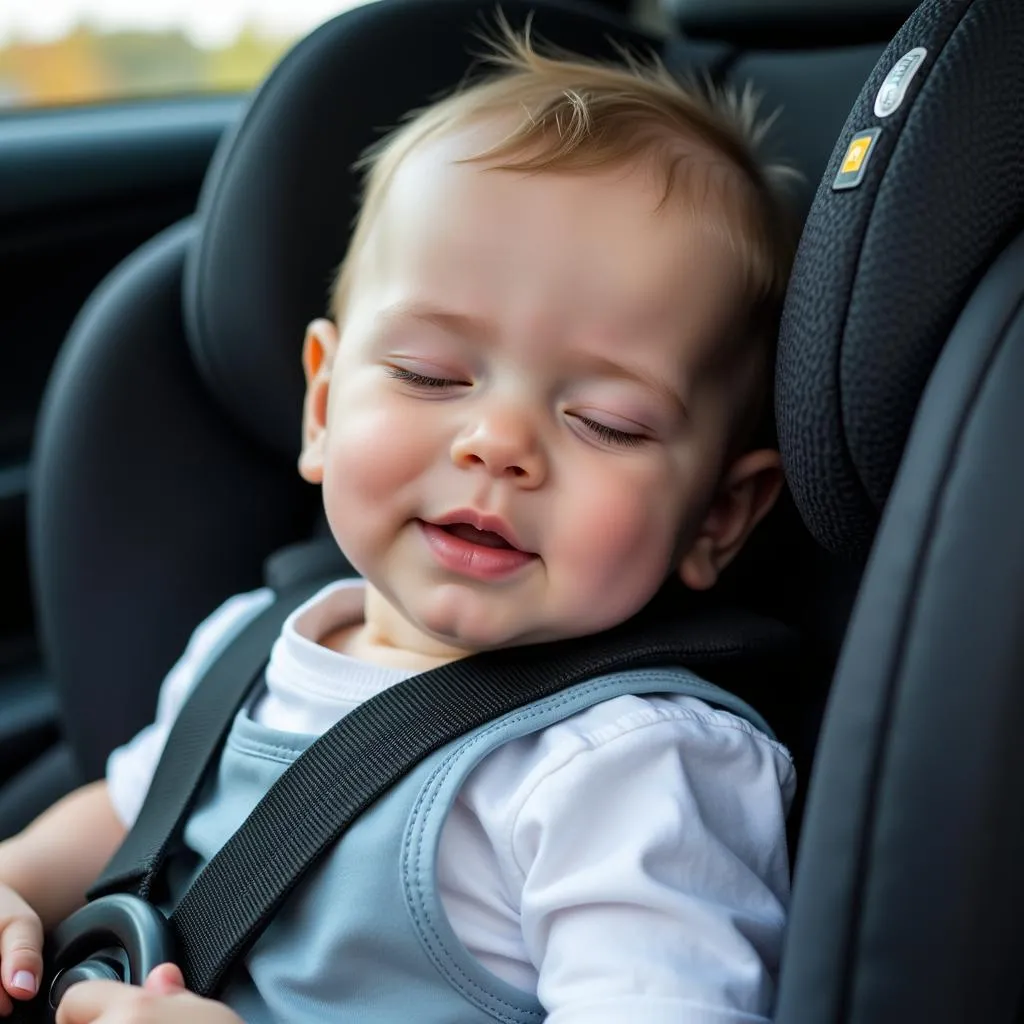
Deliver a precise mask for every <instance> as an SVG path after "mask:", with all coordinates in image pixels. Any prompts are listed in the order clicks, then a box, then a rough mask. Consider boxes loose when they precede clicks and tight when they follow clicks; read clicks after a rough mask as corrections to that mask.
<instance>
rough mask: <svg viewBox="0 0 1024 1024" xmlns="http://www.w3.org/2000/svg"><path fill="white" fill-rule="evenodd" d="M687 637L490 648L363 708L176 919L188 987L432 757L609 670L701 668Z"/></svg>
mask: <svg viewBox="0 0 1024 1024" xmlns="http://www.w3.org/2000/svg"><path fill="white" fill-rule="evenodd" d="M691 638H692V635H691ZM683 639H684V638H683V637H679V636H675V637H673V636H666V634H665V631H664V628H663V627H648V628H647V629H644V628H640V629H639V630H637V629H629V630H624V631H617V632H616V633H615V634H610V633H609V634H605V635H604V636H601V637H598V638H594V637H590V638H587V639H586V640H585V641H582V642H574V643H570V644H565V645H559V650H558V652H557V653H555V654H554V656H552V645H542V646H539V647H538V646H535V647H530V648H521V649H512V650H502V651H494V652H488V653H486V654H479V655H474V656H472V657H468V658H465V659H463V660H460V661H455V662H451V663H450V664H448V665H444V666H442V667H441V668H438V669H434V670H432V671H430V672H426V673H423V674H422V675H418V676H414V677H412V678H411V679H408V680H406V681H405V682H403V683H399V684H398V685H396V686H393V687H390V688H389V689H387V690H385V691H383V692H382V693H380V694H378V695H377V696H375V697H373V698H371V699H370V700H367V701H366V702H365V703H363V704H361V705H359V706H358V707H356V708H355V709H354V710H353V711H351V712H350V713H349V714H348V715H346V716H345V717H344V718H343V719H341V721H339V722H338V723H337V724H336V725H335V726H334V727H333V728H332V729H330V730H329V731H328V732H327V733H325V734H324V735H323V736H322V737H321V738H320V739H319V740H317V741H316V742H315V743H314V744H313V745H312V746H310V747H309V748H308V749H307V750H306V752H305V753H304V754H303V755H302V756H301V757H300V758H298V759H297V760H296V761H295V762H294V763H293V764H292V765H291V766H290V767H289V768H288V769H287V770H286V771H285V772H284V774H283V775H282V776H281V777H280V778H279V779H278V781H277V782H276V783H275V785H274V786H272V787H271V788H270V790H268V792H267V793H266V794H265V796H264V797H263V799H262V800H261V801H260V802H259V804H257V806H256V808H255V809H254V810H253V812H252V814H251V815H250V816H249V818H248V819H247V820H246V821H245V822H244V823H243V825H242V827H241V828H240V829H239V830H238V831H237V832H236V833H235V834H234V835H233V836H232V837H231V838H230V839H229V840H228V841H227V843H225V845H224V846H223V847H222V848H221V850H220V851H219V852H218V853H217V855H216V856H214V857H213V859H212V860H211V861H210V862H209V864H207V865H206V867H205V869H204V870H203V871H202V872H201V873H200V875H199V876H198V878H197V879H196V881H195V882H194V883H193V885H192V887H191V888H190V889H189V891H188V892H187V893H185V895H184V897H183V898H182V899H181V902H180V903H179V904H178V906H177V907H176V909H175V910H174V912H173V913H172V915H171V919H170V920H171V924H172V926H173V928H174V930H175V932H176V936H177V940H178V943H179V949H180V950H181V952H182V958H181V966H182V969H183V971H184V973H185V979H186V983H187V984H188V986H189V988H190V989H192V990H193V991H194V992H197V993H199V994H201V995H213V994H215V993H216V992H217V990H218V989H219V987H220V985H221V983H222V980H223V979H224V976H225V973H226V971H227V970H228V969H229V968H230V967H231V965H232V964H234V963H236V962H237V961H238V960H239V959H240V958H241V957H243V956H244V955H245V954H246V952H247V951H248V950H249V949H250V948H251V946H252V944H253V943H254V942H255V941H256V939H257V938H258V937H259V935H260V934H261V933H262V931H263V929H264V928H265V927H266V925H267V924H268V923H269V922H270V920H271V919H272V918H273V917H274V915H275V913H276V912H277V910H278V909H279V907H280V905H281V903H282V902H283V901H284V900H285V899H286V897H287V896H288V894H289V893H290V892H291V891H292V889H294V887H295V886H296V885H297V884H298V883H299V881H300V880H301V879H302V878H303V877H304V876H305V874H306V873H307V872H308V871H309V870H310V869H311V868H312V867H313V866H314V865H315V864H316V862H317V861H318V860H319V858H320V857H321V856H322V855H323V854H324V853H325V851H327V850H328V849H329V848H330V847H332V846H333V845H334V844H335V843H336V842H337V840H338V839H339V837H340V836H342V835H343V834H344V832H345V830H346V829H347V828H348V827H349V825H350V824H351V823H352V822H353V821H354V820H355V819H356V818H357V817H358V816H359V815H360V814H361V813H362V812H363V811H364V810H366V808H367V807H369V806H370V805H371V804H372V803H373V802H374V801H375V800H376V799H377V798H378V797H380V796H381V795H382V794H384V793H385V792H386V791H387V790H388V789H389V788H390V787H391V786H393V785H394V784H395V783H396V782H397V781H398V780H399V779H401V778H402V777H403V776H404V775H405V774H406V773H407V772H409V771H410V770H411V769H412V768H413V767H414V766H415V765H416V764H418V763H419V762H420V761H421V760H422V759H423V758H424V757H426V756H427V755H428V754H430V753H431V752H433V751H435V750H437V749H439V748H440V747H442V746H444V745H445V744H446V743H448V742H450V741H452V740H454V739H457V738H458V737H460V736H462V735H464V734H465V733H467V732H469V731H471V730H472V729H474V728H476V727H477V726H480V725H483V724H485V723H487V722H489V721H492V720H494V719H496V718H498V717H500V716H501V715H503V714H506V713H508V712H510V711H513V710H515V709H517V708H519V707H523V706H525V705H526V704H529V703H531V702H533V701H535V700H539V699H541V698H543V697H546V696H549V695H552V694H555V693H558V692H559V691H561V690H563V689H565V688H566V687H569V686H572V685H574V684H575V683H579V682H582V681H584V680H586V679H590V678H594V677H596V676H599V675H603V674H605V673H607V672H611V671H616V670H622V669H628V668H639V667H642V666H658V665H662V666H663V665H665V664H666V663H678V661H679V660H680V657H681V656H682V657H685V658H686V660H687V661H688V662H689V663H690V665H691V666H693V667H696V666H695V664H694V663H695V662H699V661H700V658H699V657H695V655H694V650H693V646H694V645H693V644H692V643H690V644H689V645H687V644H685V643H684V644H681V643H680V641H681V640H683ZM706 653H710V652H706ZM716 653H717V654H718V655H719V656H721V655H724V654H728V653H730V652H727V651H721V650H720V651H717V652H716ZM709 689H710V688H709ZM712 699H713V698H712Z"/></svg>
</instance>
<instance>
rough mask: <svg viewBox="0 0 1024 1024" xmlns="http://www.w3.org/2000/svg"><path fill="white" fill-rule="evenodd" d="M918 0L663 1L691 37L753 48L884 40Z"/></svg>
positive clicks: (908, 14) (832, 44)
mask: <svg viewBox="0 0 1024 1024" xmlns="http://www.w3.org/2000/svg"><path fill="white" fill-rule="evenodd" d="M917 3H918V0H666V8H667V10H668V11H669V13H670V14H671V15H672V16H673V17H674V18H675V21H676V23H677V25H678V26H679V28H680V29H681V30H682V31H683V32H685V33H686V34H687V35H689V36H691V37H693V38H695V39H700V38H710V39H718V40H721V41H723V42H730V43H735V44H736V45H737V46H750V47H754V48H756V49H765V48H769V47H780V48H786V49H792V48H794V47H797V46H837V45H842V46H852V45H854V44H856V43H874V42H883V41H884V40H886V39H889V38H891V36H892V35H893V34H894V33H895V32H896V31H897V30H898V29H899V27H900V26H901V25H902V24H903V22H904V21H906V19H907V18H908V17H910V15H911V13H912V12H913V10H914V8H915V7H916V6H917Z"/></svg>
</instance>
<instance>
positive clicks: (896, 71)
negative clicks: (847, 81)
mask: <svg viewBox="0 0 1024 1024" xmlns="http://www.w3.org/2000/svg"><path fill="white" fill-rule="evenodd" d="M927 56H928V51H927V50H926V49H925V48H924V47H923V46H918V47H916V48H915V49H913V50H911V51H910V53H908V54H905V55H904V56H903V57H901V58H900V59H899V60H898V61H897V62H896V64H895V66H894V67H893V69H892V71H890V72H889V74H887V75H886V76H885V81H884V82H883V83H882V88H881V89H879V90H878V95H877V96H876V97H875V117H888V116H889V115H890V114H895V113H896V111H897V110H899V109H900V106H901V104H902V103H903V100H904V98H905V97H906V95H907V89H909V88H910V83H911V82H912V81H913V80H914V75H916V74H917V73H918V71H920V70H921V65H922V64H923V63H924V59H925V57H927Z"/></svg>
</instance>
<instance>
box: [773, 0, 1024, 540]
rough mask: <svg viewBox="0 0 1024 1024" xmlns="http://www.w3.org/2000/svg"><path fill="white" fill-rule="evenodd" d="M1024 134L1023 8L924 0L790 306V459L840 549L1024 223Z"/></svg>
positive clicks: (811, 243)
mask: <svg viewBox="0 0 1024 1024" xmlns="http://www.w3.org/2000/svg"><path fill="white" fill-rule="evenodd" d="M921 51H924V52H923V53H921ZM919 58H920V62H919ZM875 131H877V132H878V134H877V137H875V138H874V139H873V142H871V144H870V147H869V148H867V149H865V146H866V143H867V142H868V141H869V139H870V136H861V133H863V132H875ZM858 136H860V138H858ZM1022 145H1024V4H1020V3H1015V2H1011V3H1007V2H1006V0H926V2H925V3H923V4H922V5H921V7H920V8H919V9H918V10H917V11H916V12H915V14H914V15H913V17H912V18H911V19H910V20H909V21H908V22H907V24H906V25H905V26H904V27H903V28H902V29H901V30H900V32H899V33H898V34H897V36H896V38H895V39H894V40H893V42H892V44H891V45H890V46H889V47H888V48H887V49H886V51H885V53H884V54H883V55H882V58H881V60H880V61H879V63H878V66H877V67H876V69H875V70H874V72H873V73H872V74H871V76H870V78H869V79H868V82H867V84H866V86H865V88H864V90H863V92H862V93H861V96H860V98H859V99H858V101H857V103H856V104H855V105H854V108H853V111H852V113H851V115H850V118H849V120H848V121H847V123H846V126H845V128H844V130H843V133H842V135H841V136H840V139H839V142H838V144H837V146H836V149H835V152H834V153H833V156H832V160H831V162H830V164H829V167H828V170H827V171H826V173H825V177H824V179H823V180H822V182H821V185H820V186H819V189H818V192H817V195H816V197H815V200H814V204H813V206H812V208H811V212H810V215H809V217H808V221H807V224H806V227H805V230H804V235H803V238H802V240H801V243H800V249H799V252H798V255H797V261H796V267H795V270H794V276H793V281H792V284H791V287H790V292H789V297H788V300H787V304H786V310H785V314H784V317H783V327H782V336H781V339H780V345H779V360H778V377H777V393H776V405H777V412H778V422H779V435H780V441H781V444H782V449H783V456H784V460H785V464H786V467H787V472H788V475H789V480H790V484H791V486H792V489H793V494H794V498H795V499H796V502H797V505H798V507H799V508H800V511H801V514H802V515H803V517H804V520H805V522H806V523H807V525H808V527H809V528H810V529H811V531H812V532H813V533H814V534H815V536H816V537H817V538H818V540H819V541H821V542H822V543H823V544H824V545H825V546H826V547H828V548H830V549H832V550H834V551H837V552H843V553H847V554H850V555H852V556H854V557H856V558H860V557H862V556H863V555H864V553H865V551H866V549H867V547H868V546H869V545H870V542H871V539H872V536H873V534H874V530H875V527H876V525H877V521H878V516H879V513H880V510H881V508H882V505H883V504H884V502H885V500H886V497H887V496H888V493H889V489H890V486H891V485H892V481H893V478H894V477H895V474H896V471H897V469H898V466H899V461H900V457H901V454H902V451H903V446H904V443H905V441H906V438H907V435H908V433H909V429H910V426H911V422H912V420H913V417H914V413H915V410H916V407H917V404H918V401H919V399H920V397H921V394H922V391H923V389H924V385H925V383H926V381H927V379H928V376H929V374H930V373H931V370H932V367H933V366H934V364H935V361H936V358H937V356H938V354H939V351H940V350H941V348H942V346H943V344H944V343H945V340H946V337H947V335H948V333H949V331H950V329H951V328H952V326H953V324H954V322H955V321H956V319H957V315H958V313H959V312H960V310H961V308H962V307H963V305H964V302H965V301H966V298H967V297H968V296H969V294H970V292H971V290H972V288H973V285H974V284H975V283H976V282H977V280H978V279H979V278H980V276H981V274H982V273H983V271H984V269H985V268H986V267H987V265H988V264H989V263H990V261H991V260H992V259H993V257H994V256H995V255H996V254H997V253H998V252H999V251H1001V249H1002V248H1003V246H1004V245H1005V244H1006V243H1007V241H1009V239H1010V238H1011V237H1012V236H1013V235H1015V234H1016V232H1017V231H1018V230H1019V227H1020V225H1021V223H1022V222H1024V174H1022V173H1021V157H1020V150H1021V146H1022ZM865 152H866V154H867V155H866V160H864V154H865ZM862 160H863V163H861V161H862ZM858 164H860V171H857V170H854V169H853V168H855V167H856V166H857V165H858ZM844 166H845V167H846V168H847V173H845V174H843V175H842V177H838V176H839V175H840V174H841V172H842V171H843V168H844ZM861 176H862V177H861ZM858 179H861V180H859V184H858ZM837 185H839V186H842V185H847V186H853V187H847V188H838V189H837V187H836V186H837ZM1009 440H1010V439H1008V442H1009Z"/></svg>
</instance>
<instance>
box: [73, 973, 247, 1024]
mask: <svg viewBox="0 0 1024 1024" xmlns="http://www.w3.org/2000/svg"><path fill="white" fill-rule="evenodd" d="M182 1021H188V1022H189V1024H243V1022H242V1019H241V1018H240V1017H239V1016H238V1015H237V1014H235V1013H232V1011H231V1010H229V1009H228V1008H227V1007H226V1006H224V1005H223V1003H217V1002H214V1001H213V1000H212V999H202V998H200V997H199V996H197V995H193V994H192V993H191V992H189V991H188V990H187V989H186V988H185V981H184V979H183V978H182V976H181V971H180V970H178V968H177V967H175V966H174V964H161V965H160V966H159V967H155V968H154V969H153V971H152V973H151V974H150V975H149V977H148V978H147V979H146V983H145V985H143V986H142V988H139V986H138V985H123V984H121V983H120V982H118V981H83V982H79V984H77V985H72V986H71V988H69V989H68V990H67V992H66V993H65V995H64V998H63V999H62V1000H61V1001H60V1006H59V1007H58V1008H57V1024H181V1022H182Z"/></svg>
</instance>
